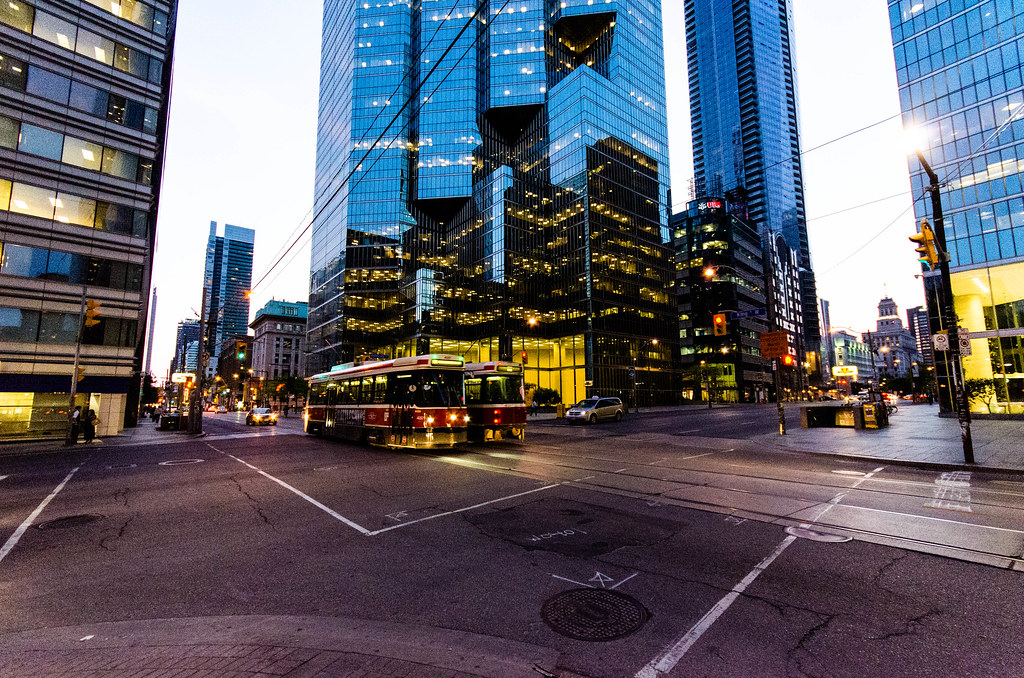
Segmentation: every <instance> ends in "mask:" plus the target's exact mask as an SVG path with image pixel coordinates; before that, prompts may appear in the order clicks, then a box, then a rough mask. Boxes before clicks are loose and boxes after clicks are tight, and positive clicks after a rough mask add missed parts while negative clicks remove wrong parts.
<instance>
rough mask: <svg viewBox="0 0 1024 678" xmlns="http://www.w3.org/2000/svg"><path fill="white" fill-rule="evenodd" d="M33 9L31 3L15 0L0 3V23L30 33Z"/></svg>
mask: <svg viewBox="0 0 1024 678" xmlns="http://www.w3.org/2000/svg"><path fill="white" fill-rule="evenodd" d="M35 11H36V10H35V8H34V7H32V5H26V4H25V3H24V2H16V0H9V1H8V2H4V3H0V23H3V24H7V25H8V26H12V27H14V28H17V29H18V30H19V31H25V32H26V33H31V32H32V19H33V17H34V16H35Z"/></svg>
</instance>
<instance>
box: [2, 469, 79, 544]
mask: <svg viewBox="0 0 1024 678" xmlns="http://www.w3.org/2000/svg"><path fill="white" fill-rule="evenodd" d="M80 468H82V467H81V466H76V467H75V468H73V469H71V473H69V474H68V475H67V477H66V478H64V480H62V481H61V482H60V485H58V486H57V487H56V488H54V490H53V492H51V493H50V495H49V496H48V497H47V498H46V499H44V500H43V501H42V503H41V504H39V506H37V507H36V510H35V511H33V512H32V513H31V514H29V517H28V518H26V519H25V522H23V523H22V524H21V525H19V526H18V529H16V530H15V531H14V534H12V535H11V536H10V538H9V539H8V540H7V543H5V544H4V546H3V548H0V560H3V559H4V558H6V557H7V554H8V553H10V552H11V550H12V549H13V548H14V546H15V544H17V543H18V540H19V539H21V536H22V535H23V534H25V531H26V530H27V529H28V528H29V527H30V526H31V525H32V521H33V520H35V519H36V518H38V517H39V514H40V513H42V512H43V509H44V508H46V505H47V504H49V503H50V502H51V501H52V500H53V498H54V497H56V496H57V493H58V492H60V491H61V490H63V489H64V486H65V485H67V484H68V481H69V480H71V476H73V475H75V473H77V472H78V469H80Z"/></svg>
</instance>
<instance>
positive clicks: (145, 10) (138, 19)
mask: <svg viewBox="0 0 1024 678" xmlns="http://www.w3.org/2000/svg"><path fill="white" fill-rule="evenodd" d="M120 7H121V12H120V17H121V18H122V19H127V20H128V21H131V22H132V23H133V24H135V25H136V26H142V27H144V28H145V29H147V30H149V29H150V28H151V27H152V26H153V8H152V7H150V6H149V5H147V4H145V3H143V2H137V1H136V0H121V3H120Z"/></svg>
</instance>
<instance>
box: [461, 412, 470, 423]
mask: <svg viewBox="0 0 1024 678" xmlns="http://www.w3.org/2000/svg"><path fill="white" fill-rule="evenodd" d="M462 420H463V421H464V422H466V423H467V424H468V423H469V415H468V414H467V415H466V416H464V417H463V418H462Z"/></svg>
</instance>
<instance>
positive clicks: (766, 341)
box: [761, 330, 789, 358]
mask: <svg viewBox="0 0 1024 678" xmlns="http://www.w3.org/2000/svg"><path fill="white" fill-rule="evenodd" d="M784 355H789V333H788V332H786V330H779V331H777V332H762V333H761V357H762V358H781V357H782V356H784Z"/></svg>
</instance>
